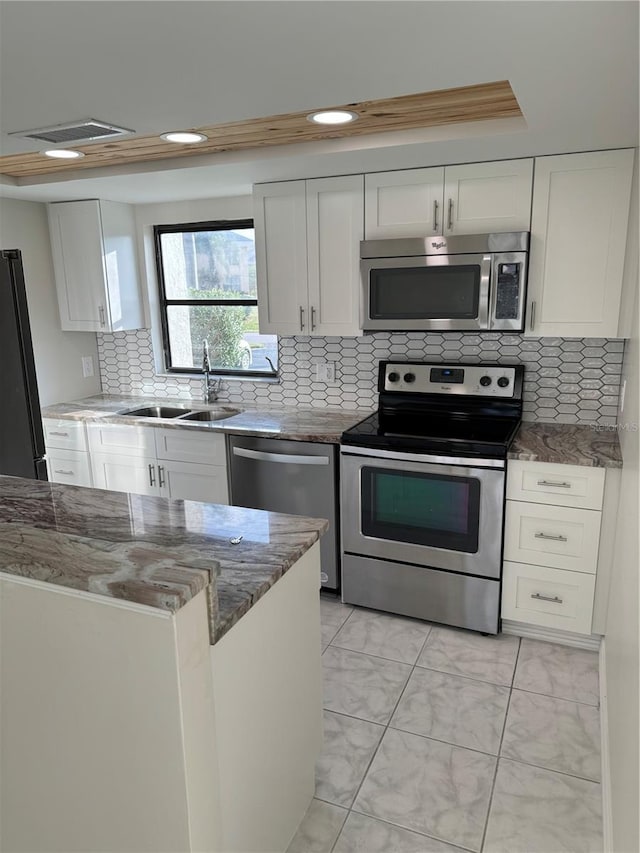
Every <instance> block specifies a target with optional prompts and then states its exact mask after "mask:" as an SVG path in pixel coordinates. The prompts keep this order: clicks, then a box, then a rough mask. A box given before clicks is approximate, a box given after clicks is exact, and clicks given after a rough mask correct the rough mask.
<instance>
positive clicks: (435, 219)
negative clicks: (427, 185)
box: [433, 199, 438, 231]
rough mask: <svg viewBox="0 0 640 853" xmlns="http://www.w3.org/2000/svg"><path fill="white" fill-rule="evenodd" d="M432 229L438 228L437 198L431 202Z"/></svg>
mask: <svg viewBox="0 0 640 853" xmlns="http://www.w3.org/2000/svg"><path fill="white" fill-rule="evenodd" d="M433 230H434V231H437V230H438V199H434V202H433Z"/></svg>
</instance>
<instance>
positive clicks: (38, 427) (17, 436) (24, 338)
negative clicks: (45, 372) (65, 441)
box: [0, 249, 47, 480]
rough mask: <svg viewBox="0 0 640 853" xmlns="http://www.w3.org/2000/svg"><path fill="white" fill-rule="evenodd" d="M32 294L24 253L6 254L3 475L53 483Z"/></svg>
mask: <svg viewBox="0 0 640 853" xmlns="http://www.w3.org/2000/svg"><path fill="white" fill-rule="evenodd" d="M44 455H45V450H44V433H43V431H42V418H41V415H40V400H39V397H38V384H37V382H36V370H35V364H34V361H33V347H32V345H31V330H30V328H29V314H28V311H27V294H26V291H25V286H24V273H23V271H22V256H21V254H20V252H19V251H18V249H8V250H2V251H0V474H10V475H13V476H15V477H31V478H32V479H35V480H46V479H47V465H46V462H45V458H44Z"/></svg>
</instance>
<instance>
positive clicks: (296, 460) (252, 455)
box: [233, 447, 329, 465]
mask: <svg viewBox="0 0 640 853" xmlns="http://www.w3.org/2000/svg"><path fill="white" fill-rule="evenodd" d="M233 455H234V456H244V458H245V459H258V460H259V461H260V462H281V463H284V464H289V465H328V464H329V457H328V456H296V454H295V453H265V452H264V451H263V450H248V449H247V448H246V447H234V448H233Z"/></svg>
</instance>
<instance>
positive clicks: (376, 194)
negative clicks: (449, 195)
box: [364, 166, 444, 240]
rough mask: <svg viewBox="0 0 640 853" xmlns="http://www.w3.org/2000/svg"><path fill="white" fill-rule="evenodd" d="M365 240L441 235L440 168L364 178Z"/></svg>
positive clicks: (441, 174)
mask: <svg viewBox="0 0 640 853" xmlns="http://www.w3.org/2000/svg"><path fill="white" fill-rule="evenodd" d="M364 180H365V184H364V186H365V232H366V238H365V239H367V240H377V239H379V238H380V239H383V238H387V237H426V236H428V235H430V234H442V188H443V185H444V167H443V166H436V167H435V168H433V169H406V170H404V171H401V172H373V173H372V174H369V175H365V176H364Z"/></svg>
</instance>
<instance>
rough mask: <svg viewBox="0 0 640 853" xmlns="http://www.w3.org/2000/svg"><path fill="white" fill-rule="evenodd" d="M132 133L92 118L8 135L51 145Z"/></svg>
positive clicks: (124, 128)
mask: <svg viewBox="0 0 640 853" xmlns="http://www.w3.org/2000/svg"><path fill="white" fill-rule="evenodd" d="M130 133H133V131H132V130H128V129H127V128H126V127H116V125H114V124H105V122H102V121H96V120H95V119H93V118H88V119H84V120H82V121H74V122H69V123H67V124H54V125H52V126H51V127H38V128H35V130H16V131H14V132H13V133H10V134H9V136H21V137H23V138H24V139H37V140H38V142H48V143H50V144H52V145H56V144H57V143H60V142H63V143H68V142H88V141H89V140H91V139H107V138H111V137H114V136H126V135H128V134H130Z"/></svg>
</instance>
